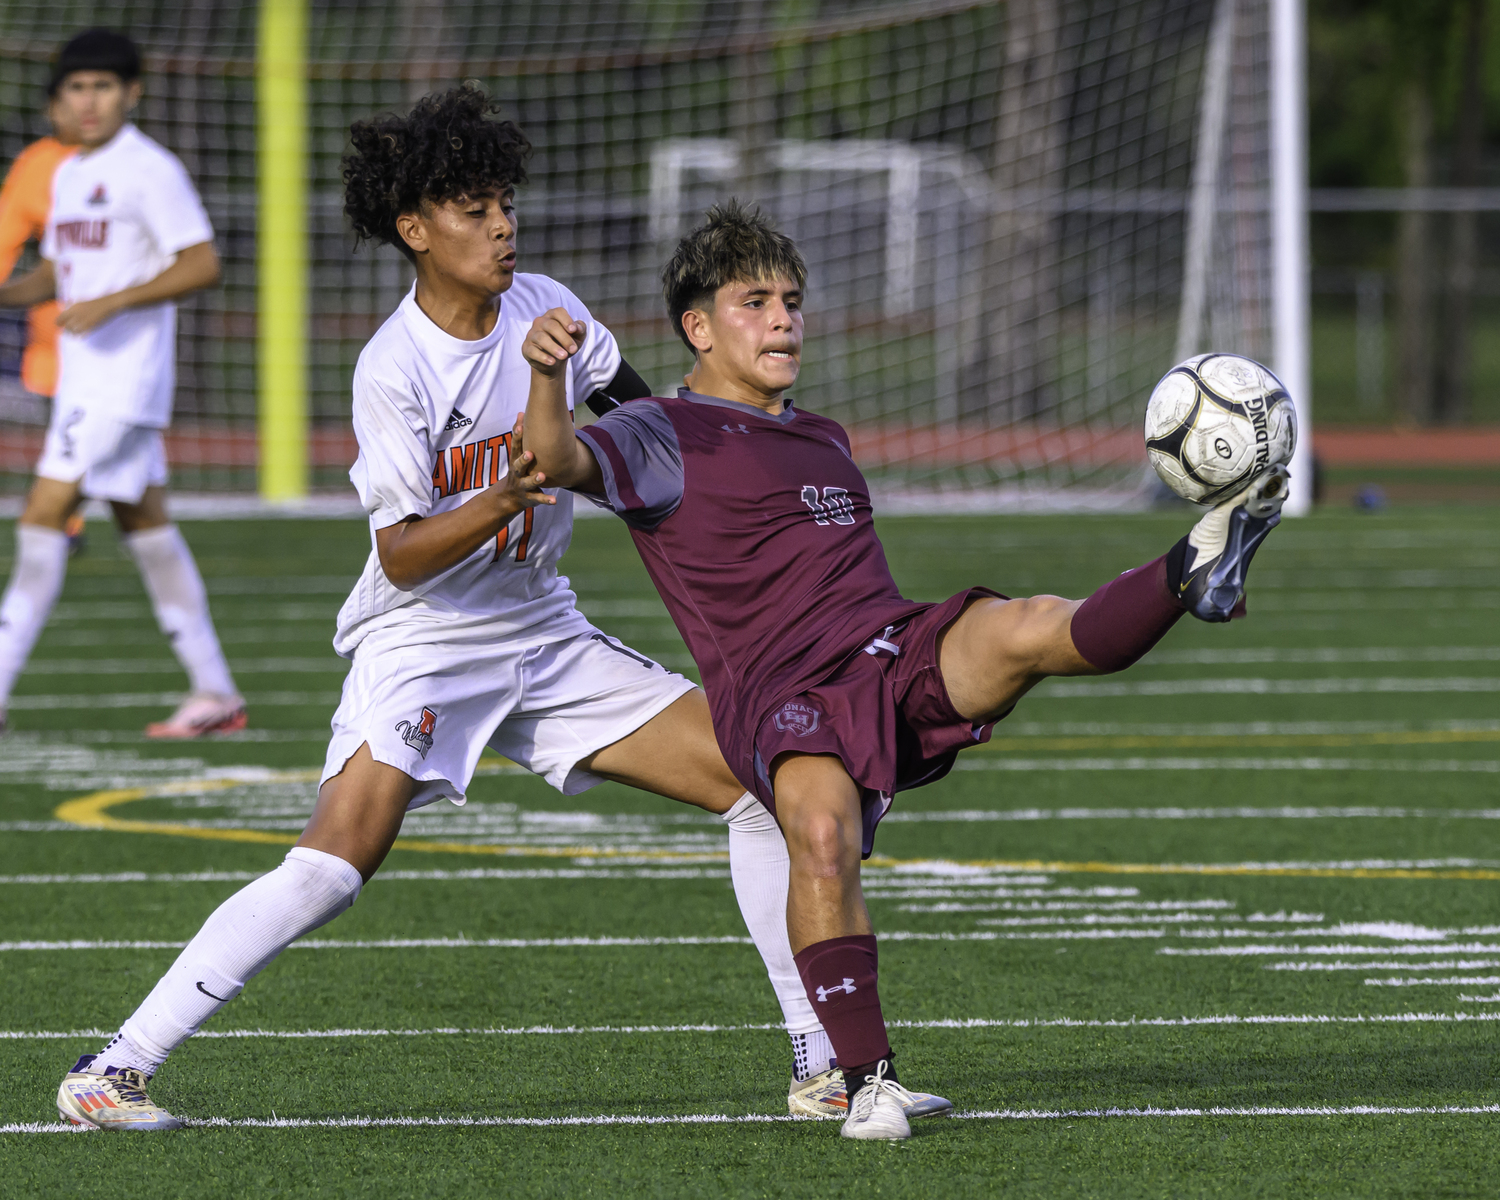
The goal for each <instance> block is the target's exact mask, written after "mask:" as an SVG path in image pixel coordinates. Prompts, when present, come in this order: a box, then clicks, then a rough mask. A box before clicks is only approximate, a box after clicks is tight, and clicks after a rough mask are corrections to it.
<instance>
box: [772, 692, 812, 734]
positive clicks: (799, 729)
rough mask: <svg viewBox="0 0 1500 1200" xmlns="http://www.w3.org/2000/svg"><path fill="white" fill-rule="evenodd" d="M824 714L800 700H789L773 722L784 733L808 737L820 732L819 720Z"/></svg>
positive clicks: (774, 717) (773, 718)
mask: <svg viewBox="0 0 1500 1200" xmlns="http://www.w3.org/2000/svg"><path fill="white" fill-rule="evenodd" d="M822 715H823V714H822V713H820V712H819V711H818V710H817V709H816V708H813V707H812V706H811V705H810V704H803V703H802V702H801V701H799V700H788V701H787V702H786V703H785V704H783V705H782V706H781V708H780V710H779V711H778V712H777V713H776V715H775V716H773V717H772V718H771V720H772V721H773V722H774V723H775V725H776V728H777V729H779V730H781V732H782V733H794V734H796V735H797V736H798V737H806V736H807V735H808V734H810V733H816V732H817V731H818V718H819V717H821V716H822Z"/></svg>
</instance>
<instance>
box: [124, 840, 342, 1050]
mask: <svg viewBox="0 0 1500 1200" xmlns="http://www.w3.org/2000/svg"><path fill="white" fill-rule="evenodd" d="M361 886H362V884H361V880H360V877H359V872H358V871H356V870H355V869H354V868H353V867H352V866H350V865H349V864H348V863H346V862H345V861H344V860H343V859H342V858H339V857H337V856H336V855H333V854H325V853H323V851H321V850H309V849H308V848H307V847H305V846H294V847H293V848H292V849H291V850H290V851H289V852H288V853H287V856H286V859H285V860H284V861H283V862H282V864H281V866H279V867H277V868H276V870H274V871H272V872H271V873H270V874H269V875H262V876H261V877H260V878H259V879H257V880H256V881H255V882H254V883H250V884H247V885H246V886H245V887H243V888H241V889H240V890H239V891H238V892H236V893H235V894H234V895H233V896H231V897H229V899H228V900H226V901H224V903H223V904H221V905H219V907H218V908H217V909H215V910H214V913H213V915H212V916H211V917H209V918H208V920H207V921H205V922H204V923H203V928H202V929H200V930H199V931H198V935H197V936H196V937H195V938H193V940H192V941H191V942H189V943H188V944H187V947H186V948H185V949H184V950H183V952H182V953H181V954H180V955H178V956H177V961H176V962H174V963H173V964H172V966H171V968H170V969H169V970H168V971H167V973H166V974H165V975H163V976H162V977H161V980H160V982H158V983H157V985H156V986H155V987H154V988H152V989H151V994H150V995H149V996H147V997H146V999H145V1000H144V1001H143V1002H142V1004H141V1006H140V1007H139V1008H138V1009H136V1010H135V1012H134V1013H133V1014H131V1016H130V1019H129V1020H127V1021H126V1022H125V1024H124V1025H122V1026H120V1032H119V1034H118V1035H117V1036H116V1037H115V1038H113V1039H111V1040H110V1042H109V1044H108V1045H107V1046H106V1047H105V1048H104V1049H103V1050H101V1051H100V1052H99V1058H98V1060H97V1061H98V1063H99V1066H100V1069H101V1070H102V1069H103V1068H105V1067H128V1068H130V1069H132V1070H136V1071H144V1072H145V1073H146V1074H147V1075H151V1074H154V1073H155V1071H156V1068H157V1067H159V1066H161V1064H162V1063H164V1062H166V1060H167V1055H168V1054H170V1053H171V1052H172V1051H173V1050H175V1049H176V1048H177V1047H178V1046H180V1045H182V1043H183V1042H185V1041H187V1040H188V1038H190V1037H192V1036H193V1034H195V1033H197V1032H198V1030H199V1028H200V1027H201V1026H202V1024H203V1022H204V1021H206V1020H208V1018H209V1017H211V1016H213V1015H214V1013H216V1012H218V1011H219V1009H221V1008H223V1007H224V1005H226V1004H228V1003H229V1001H231V1000H233V999H234V998H235V997H236V996H238V995H239V994H240V992H241V990H242V989H243V988H244V986H245V984H246V983H248V982H249V981H250V980H251V979H252V978H254V977H255V976H256V975H257V974H258V973H259V972H260V971H262V970H264V969H265V968H266V967H267V966H268V965H270V962H271V960H272V959H274V958H275V957H276V956H277V955H278V954H280V953H281V952H282V951H283V950H285V949H286V948H287V947H288V946H290V945H291V944H292V943H293V942H295V941H296V940H297V939H298V938H299V937H301V936H302V935H303V934H306V933H311V932H312V931H313V930H314V929H317V928H319V927H320V926H322V925H326V924H328V922H329V921H331V920H333V919H334V917H336V916H338V915H339V913H341V912H343V911H344V910H345V909H346V908H348V907H349V906H350V905H351V904H353V903H354V901H355V899H356V898H357V897H358V896H359V889H360V887H361ZM106 1060H107V1061H106Z"/></svg>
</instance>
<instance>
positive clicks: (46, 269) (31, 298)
mask: <svg viewBox="0 0 1500 1200" xmlns="http://www.w3.org/2000/svg"><path fill="white" fill-rule="evenodd" d="M55 295H57V276H56V275H55V274H54V273H53V271H52V264H51V263H50V262H48V261H47V260H46V259H45V258H44V259H42V264H41V266H39V267H37V269H36V270H35V271H31V272H29V273H28V274H25V275H23V276H21V278H20V279H18V280H16V281H15V283H9V284H6V285H5V286H4V287H0V308H30V307H31V306H32V305H33V304H45V303H46V302H47V301H48V300H51V299H52V298H53V297H54V296H55Z"/></svg>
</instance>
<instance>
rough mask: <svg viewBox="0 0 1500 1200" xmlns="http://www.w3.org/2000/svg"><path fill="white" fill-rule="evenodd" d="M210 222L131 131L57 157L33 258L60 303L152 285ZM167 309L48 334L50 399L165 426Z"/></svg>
mask: <svg viewBox="0 0 1500 1200" xmlns="http://www.w3.org/2000/svg"><path fill="white" fill-rule="evenodd" d="M213 236H214V231H213V226H212V225H210V224H209V221H208V214H207V213H206V212H204V211H203V202H202V201H201V200H200V199H199V198H198V193H197V191H196V190H194V188H193V182H192V180H191V179H189V178H188V173H187V171H186V170H184V168H183V166H182V163H181V162H179V161H178V160H177V156H176V155H175V154H173V153H172V152H171V151H170V150H167V149H166V148H164V147H162V146H160V145H158V144H157V143H156V142H154V141H152V140H151V139H150V138H148V137H147V136H146V135H145V134H144V133H142V132H141V131H140V130H139V129H137V128H136V127H135V126H134V125H124V126H122V127H121V129H120V132H119V133H117V134H115V136H114V137H112V138H111V139H110V140H109V141H108V142H106V143H105V144H104V145H102V146H100V147H99V148H98V149H96V150H88V151H82V152H80V153H78V154H75V155H73V157H71V158H69V159H66V160H65V161H64V162H63V163H62V164H61V165H60V166H59V167H58V168H57V171H56V173H55V174H54V175H53V177H52V212H51V215H50V216H49V217H48V218H47V230H46V233H45V234H44V235H43V237H42V257H43V258H46V259H48V260H49V261H51V263H52V264H53V269H54V271H55V272H56V275H57V298H58V300H59V301H60V302H61V304H62V305H63V307H65V308H66V307H67V306H68V305H70V304H76V303H78V302H79V301H80V300H97V299H98V298H99V297H100V296H108V295H111V294H113V293H114V292H119V291H123V290H124V289H125V288H129V287H135V286H136V285H138V284H142V283H147V282H149V281H150V280H152V279H155V278H156V277H157V276H158V275H160V274H161V273H162V272H163V271H165V270H166V269H167V268H168V267H169V266H171V264H172V262H173V261H174V259H175V257H176V255H177V253H178V252H179V251H181V250H186V249H187V248H188V247H189V246H197V245H199V244H201V243H203V242H211V241H213ZM176 342H177V306H176V305H175V304H173V303H171V302H170V301H167V302H164V303H161V304H151V305H146V306H143V307H139V308H129V309H126V310H125V311H123V312H119V313H116V314H115V315H114V316H112V317H110V318H109V320H107V321H105V322H103V323H102V324H99V325H96V326H95V327H94V328H93V329H91V330H89V332H87V333H84V334H74V333H67V332H64V333H62V334H60V336H59V337H58V345H57V348H58V380H57V401H58V403H59V405H62V406H67V405H68V404H79V405H85V406H87V407H88V408H90V409H91V410H92V409H95V408H98V409H102V410H103V411H104V412H105V413H106V414H107V415H108V416H110V417H113V418H115V419H116V420H120V421H125V422H128V423H130V424H134V425H145V426H150V427H154V428H158V429H163V428H165V427H166V426H167V425H169V424H170V423H171V420H172V393H173V390H174V389H175V387H176V374H177V370H176V368H177V345H176Z"/></svg>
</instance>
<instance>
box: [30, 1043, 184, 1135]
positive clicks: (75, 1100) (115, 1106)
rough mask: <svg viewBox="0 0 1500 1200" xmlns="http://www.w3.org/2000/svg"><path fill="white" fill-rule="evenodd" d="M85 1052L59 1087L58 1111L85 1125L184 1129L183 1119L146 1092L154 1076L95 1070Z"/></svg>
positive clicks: (116, 1128)
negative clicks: (159, 1105)
mask: <svg viewBox="0 0 1500 1200" xmlns="http://www.w3.org/2000/svg"><path fill="white" fill-rule="evenodd" d="M96 1057H97V1055H93V1054H85V1055H84V1056H83V1057H82V1058H80V1059H79V1060H78V1061H77V1062H76V1063H74V1064H73V1069H72V1070H71V1071H69V1072H68V1074H67V1076H66V1077H65V1078H64V1079H63V1081H62V1086H61V1087H59V1088H58V1089H57V1111H58V1112H59V1113H60V1114H62V1118H63V1120H65V1121H71V1122H72V1123H73V1124H74V1125H82V1126H83V1127H84V1128H85V1129H110V1130H119V1129H181V1128H182V1122H181V1121H179V1120H178V1119H177V1118H176V1117H174V1116H173V1115H172V1114H171V1113H169V1112H168V1111H167V1110H166V1109H164V1108H157V1107H156V1105H154V1104H152V1103H151V1098H150V1097H149V1096H147V1095H146V1085H147V1084H148V1083H150V1082H151V1079H150V1076H148V1075H144V1074H142V1073H141V1072H140V1071H126V1070H118V1071H94V1070H90V1068H91V1067H92V1066H93V1065H94V1060H95V1058H96Z"/></svg>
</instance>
